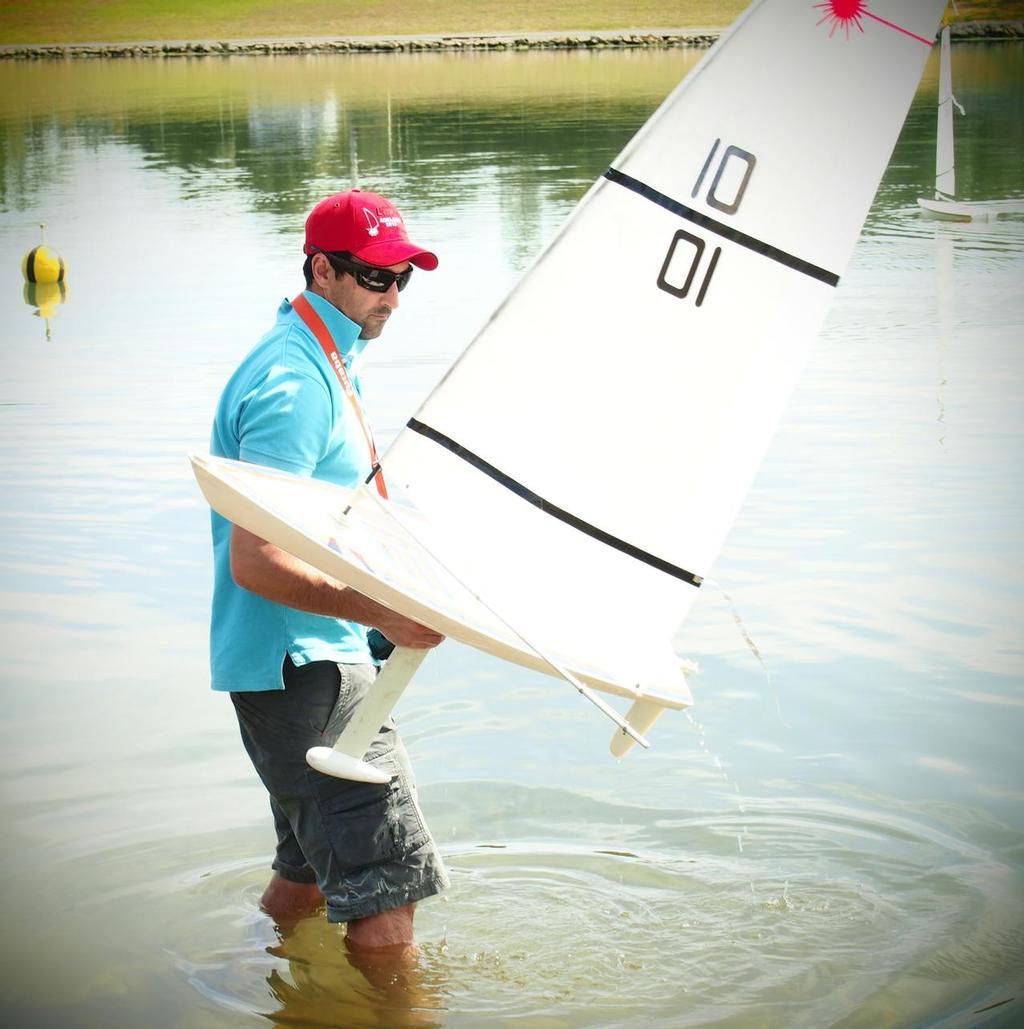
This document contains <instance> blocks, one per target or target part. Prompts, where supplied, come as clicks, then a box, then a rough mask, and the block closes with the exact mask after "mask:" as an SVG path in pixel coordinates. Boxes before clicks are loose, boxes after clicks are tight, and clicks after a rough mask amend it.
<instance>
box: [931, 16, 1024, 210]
mask: <svg viewBox="0 0 1024 1029" xmlns="http://www.w3.org/2000/svg"><path fill="white" fill-rule="evenodd" d="M954 105H955V106H956V108H957V110H958V111H959V112H960V113H961V114H966V112H965V111H964V108H963V105H962V104H961V103H960V101H959V100H957V98H956V97H955V96H954V95H953V70H952V58H951V55H950V46H949V26H948V25H945V26H943V29H942V41H941V44H940V51H939V114H938V124H937V129H936V134H935V196H934V198H929V197H919V198H918V201H917V202H918V204H920V205H921V208H922V210H923V211H924V212H925V214H926V215H928V216H929V217H931V218H939V219H942V220H945V221H973V220H983V219H989V218H998V217H999V215H1001V214H1022V213H1024V199H1009V200H957V199H956V154H955V148H954V143H953V107H954Z"/></svg>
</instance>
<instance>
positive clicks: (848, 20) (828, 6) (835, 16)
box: [812, 0, 932, 46]
mask: <svg viewBox="0 0 1024 1029" xmlns="http://www.w3.org/2000/svg"><path fill="white" fill-rule="evenodd" d="M812 6H813V7H814V8H816V9H817V10H819V11H824V12H825V13H824V14H823V15H822V16H821V17H820V18H819V19H818V24H819V25H821V24H822V23H823V22H830V23H831V28H830V29H829V32H828V37H829V39H831V38H832V36H834V35H835V31H836V29H842V30H843V31H844V33H845V34H846V38H847V39H849V38H850V26H851V25H854V26H856V28H858V29H859V30H860V31H861V33H863V32H864V26H863V24H861V23H862V21H863V19H864V18H871V19H873V20H874V21H877V22H878V23H879V24H880V25H885V26H886V28H890V29H895V30H896V31H897V32H902V33H903V35H905V36H910V38H911V39H916V40H918V41H919V42H921V43H924V45H925V46H931V45H932V41H931V40H930V39H925V38H924V36H919V35H918V34H917V33H916V32H911V31H910V30H909V29H905V28H903V27H902V26H901V25H895V24H894V23H893V22H891V21H886V20H885V18H881V17H879V16H878V15H877V14H874V13H873V12H872V11H869V10H868V0H824V2H823V3H819V4H812Z"/></svg>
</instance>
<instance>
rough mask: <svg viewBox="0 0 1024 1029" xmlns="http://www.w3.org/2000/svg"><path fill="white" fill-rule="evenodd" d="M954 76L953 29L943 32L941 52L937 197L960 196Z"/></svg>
mask: <svg viewBox="0 0 1024 1029" xmlns="http://www.w3.org/2000/svg"><path fill="white" fill-rule="evenodd" d="M954 102H955V101H954V97H953V72H952V68H951V61H950V52H949V26H948V25H944V26H943V28H942V44H941V48H940V52H939V114H938V124H937V126H936V132H935V196H936V197H947V198H949V199H952V198H953V197H955V196H956V167H955V157H954V152H953V104H954Z"/></svg>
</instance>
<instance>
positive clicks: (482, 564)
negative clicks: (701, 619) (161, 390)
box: [193, 0, 945, 781]
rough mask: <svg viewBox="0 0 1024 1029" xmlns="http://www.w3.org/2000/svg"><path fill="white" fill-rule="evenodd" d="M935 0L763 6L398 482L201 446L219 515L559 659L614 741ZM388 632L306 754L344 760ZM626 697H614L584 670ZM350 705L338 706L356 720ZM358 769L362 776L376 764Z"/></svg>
mask: <svg viewBox="0 0 1024 1029" xmlns="http://www.w3.org/2000/svg"><path fill="white" fill-rule="evenodd" d="M944 4H945V0H915V2H914V3H906V2H901V0H888V2H887V0H872V4H871V8H870V10H869V9H868V4H867V3H866V2H864V0H828V2H815V0H759V2H756V3H754V4H753V5H752V6H751V7H750V8H749V9H748V10H747V11H746V13H745V14H744V15H743V16H742V17H741V18H740V19H739V21H738V22H737V23H736V24H735V25H734V26H733V28H732V29H731V30H730V31H729V32H728V34H726V35H725V36H723V38H722V39H721V40H719V42H718V43H717V45H716V46H715V47H714V48H713V49H712V50H711V51H710V52H709V53H708V55H707V56H706V57H705V58H704V60H703V62H702V63H701V64H700V66H699V67H698V68H697V69H696V70H695V71H693V72H692V73H691V74H690V75H689V76H688V77H687V78H686V79H685V81H684V82H683V83H682V84H681V85H680V86H679V87H678V88H677V89H676V90H675V92H674V93H673V94H672V95H671V96H669V98H668V99H667V100H666V101H665V102H664V103H663V104H662V106H661V107H660V108H659V109H658V111H656V112H655V114H654V115H653V116H652V117H651V119H650V120H649V121H648V122H647V124H646V125H645V126H644V127H643V128H642V129H641V130H640V132H639V133H638V134H637V135H636V137H635V138H634V139H633V140H632V142H631V143H630V144H629V145H628V146H627V147H626V149H625V150H624V151H623V153H622V154H621V155H620V156H619V157H618V158H617V159H616V161H615V162H614V164H613V165H612V167H610V168H609V169H608V170H607V172H606V173H605V174H604V175H603V176H602V177H601V178H600V179H599V180H598V181H597V182H596V183H595V184H594V186H593V187H592V188H591V189H590V191H589V192H588V193H587V195H586V196H585V197H584V198H583V200H582V201H581V202H580V204H579V205H578V207H577V208H576V210H575V212H574V213H573V214H572V215H571V217H570V218H569V219H568V221H567V222H566V224H565V225H564V227H563V228H562V230H561V231H560V232H559V234H558V235H557V237H556V238H555V239H554V240H553V242H552V243H551V244H550V245H549V246H548V247H547V249H546V250H545V251H544V252H543V253H542V254H541V256H540V257H539V258H538V260H537V261H536V263H535V264H534V266H533V267H532V268H531V269H530V270H529V272H527V274H526V275H525V277H524V278H523V279H522V281H521V282H520V283H519V285H518V286H517V287H516V288H515V289H514V290H513V291H512V293H511V294H510V295H509V297H508V298H507V299H506V300H505V302H504V303H503V304H502V305H501V306H500V307H499V308H498V310H497V311H496V312H495V313H494V315H493V316H492V318H491V320H490V322H489V323H488V324H487V325H486V326H485V328H484V329H483V331H482V332H481V333H480V334H479V336H478V337H477V338H476V339H475V340H474V341H473V343H472V344H471V345H470V346H469V348H468V349H467V350H466V351H465V353H464V354H463V355H462V357H461V358H460V359H459V360H458V361H457V362H456V364H455V365H454V366H453V367H452V368H451V369H450V371H449V372H448V374H447V376H446V377H445V379H444V380H443V381H442V382H441V384H440V385H439V386H438V387H437V388H436V390H435V391H434V392H433V393H432V394H431V396H430V397H429V398H428V399H427V401H426V402H425V404H424V405H423V407H422V408H421V409H420V410H419V411H418V412H417V413H416V415H415V417H414V418H412V419H410V421H409V423H408V426H407V427H406V428H405V429H404V430H403V431H402V432H401V433H400V434H399V436H398V438H397V439H396V441H395V442H394V444H393V445H392V447H391V448H390V449H389V451H388V452H387V454H386V455H385V457H384V459H383V466H384V470H385V474H386V476H387V479H388V483H389V486H390V487H391V489H392V490H393V491H394V492H395V493H400V494H401V496H400V499H398V500H390V501H385V500H382V499H381V498H380V497H378V496H377V495H376V494H375V493H374V492H373V491H371V490H366V489H363V490H359V491H356V492H355V493H352V492H351V491H347V490H343V489H340V488H338V487H334V486H331V485H328V484H325V483H323V482H318V481H315V480H309V479H305V480H303V479H296V478H294V477H291V476H287V475H284V474H282V473H279V472H274V471H270V470H268V469H264V468H258V467H255V466H252V465H239V464H237V463H232V462H227V461H224V460H217V459H213V458H207V457H196V458H194V459H193V463H194V467H195V471H196V475H197V477H198V479H199V481H200V484H201V486H202V488H203V490H204V493H205V494H206V496H207V498H208V500H209V502H210V503H211V504H212V505H213V507H214V508H215V509H216V510H217V511H219V512H220V513H221V514H223V515H224V516H225V517H227V518H229V519H230V520H232V521H234V522H236V523H238V524H240V525H242V526H243V527H244V528H246V529H248V530H250V531H251V532H254V533H256V534H257V535H260V536H262V537H263V538H265V539H268V540H270V541H271V542H273V543H275V544H276V545H278V546H280V547H282V548H284V549H285V550H288V551H290V552H291V553H293V554H295V555H296V556H298V557H300V558H303V559H304V560H306V561H308V562H309V563H311V564H313V565H315V566H317V567H318V568H320V569H322V570H323V571H325V572H327V573H328V574H331V575H333V576H335V577H336V578H338V579H340V580H342V581H344V582H347V583H349V584H350V585H352V586H353V587H355V588H356V589H358V590H360V591H361V592H364V593H366V594H368V595H369V596H371V597H373V598H374V599H375V600H378V601H380V602H382V603H384V604H387V605H388V606H390V607H392V608H394V609H395V610H398V611H400V612H401V613H402V614H404V615H407V616H409V617H411V618H415V619H417V620H418V621H420V622H423V623H425V624H427V625H429V626H431V627H432V628H434V629H436V630H438V631H440V632H443V633H444V634H446V635H448V636H451V637H453V638H455V639H457V640H461V641H462V642H464V643H468V644H470V645H473V646H476V647H479V648H480V649H482V650H485V651H487V652H489V653H491V654H495V655H497V656H499V657H502V658H506V659H508V660H510V661H514V662H518V663H520V664H522V665H526V666H529V667H533V668H537V669H540V670H542V671H546V672H549V673H551V674H552V675H556V676H560V677H561V678H563V679H565V680H568V681H569V682H570V683H571V684H572V685H573V686H574V687H575V688H576V689H578V690H579V691H580V692H581V693H583V694H584V695H585V696H587V697H588V698H589V699H591V700H592V701H594V702H595V703H597V704H599V706H601V707H602V709H603V710H605V712H606V713H608V714H609V716H610V717H612V718H613V719H614V720H615V721H616V723H617V725H618V728H617V730H616V733H615V736H614V739H613V742H612V750H613V752H614V753H615V754H618V755H621V754H623V753H625V752H626V751H627V750H628V749H629V748H630V747H631V746H632V745H633V742H634V741H636V740H639V741H640V742H641V743H644V744H646V740H644V739H643V733H644V732H645V731H646V730H647V728H648V727H649V726H650V725H651V724H652V723H653V721H654V719H655V718H656V717H657V716H658V715H659V714H660V713H661V712H662V711H664V710H665V709H668V708H677V709H678V708H682V707H686V706H687V705H689V704H690V703H691V698H690V693H689V690H688V688H687V685H686V680H685V676H684V674H683V670H682V668H681V666H680V661H679V659H678V657H677V656H676V654H675V653H674V651H673V647H672V637H673V635H674V633H675V631H676V629H677V628H678V625H679V623H680V622H681V620H682V619H683V618H684V616H685V615H686V613H687V611H688V610H689V608H690V606H691V604H692V603H693V600H694V598H695V597H696V595H697V590H698V589H699V588H700V585H701V583H702V581H703V579H704V577H705V576H706V575H707V574H708V572H709V571H710V569H711V566H712V563H713V561H714V559H715V557H716V555H717V553H718V551H719V549H720V547H721V545H722V543H723V541H724V539H725V535H726V533H727V532H728V530H729V527H730V526H731V524H732V522H733V519H734V517H735V515H736V513H737V511H738V509H739V507H740V504H741V503H742V501H743V498H744V496H745V494H746V492H747V489H748V488H749V486H750V483H751V481H752V479H753V477H754V474H755V472H756V470H757V467H758V465H759V464H760V461H761V459H762V457H763V455H764V452H765V451H766V449H767V447H768V443H769V440H770V438H771V436H772V434H773V432H774V430H775V428H776V426H777V424H778V422H779V420H780V418H781V416H782V413H783V411H784V409H785V406H786V403H787V401H788V399H789V396H790V394H791V392H792V390H793V388H794V387H795V385H796V382H797V379H798V377H799V375H800V371H801V368H802V366H803V364H804V359H805V356H806V353H807V350H808V348H809V346H810V344H811V342H812V341H813V339H814V338H815V336H816V334H817V332H818V329H819V327H820V325H821V322H822V320H823V319H824V316H825V314H826V312H827V310H828V308H829V305H830V303H831V300H832V296H833V294H834V291H835V287H836V284H837V283H838V281H839V275H840V272H841V271H842V270H843V268H844V267H845V265H846V263H847V260H848V259H849V256H850V253H851V252H852V250H853V247H854V244H855V243H856V241H857V238H858V235H859V233H860V230H861V226H862V223H863V221H864V218H865V215H866V214H867V211H868V208H869V206H870V204H871V201H872V199H873V197H874V195H875V191H876V189H877V186H878V183H879V180H880V178H881V176H882V173H883V172H884V170H885V168H886V165H887V163H888V161H889V157H890V155H891V152H892V148H893V146H894V144H895V141H896V138H897V136H898V134H899V131H900V128H901V126H902V124H903V120H904V117H905V115H906V112H907V109H908V107H909V105H910V101H911V99H912V97H913V95H914V92H915V90H916V88H917V84H918V81H919V79H920V76H921V72H922V69H923V67H924V64H925V61H926V59H927V57H928V54H929V51H930V49H931V45H932V41H933V40H934V37H935V32H936V30H937V28H938V24H939V20H940V17H941V14H942V9H943V7H944ZM419 657H420V655H418V654H415V653H410V652H402V651H397V652H396V654H395V656H393V657H392V658H391V659H390V660H389V662H388V663H387V665H386V666H385V668H384V671H383V672H382V674H381V676H379V677H378V680H377V683H376V685H375V689H374V691H373V692H371V694H370V696H369V697H368V698H367V700H366V701H365V702H364V707H363V709H362V710H361V712H360V716H359V717H357V718H356V719H354V720H353V723H352V725H350V727H349V729H347V730H346V732H345V734H343V735H342V737H341V739H339V741H338V743H337V744H336V747H335V748H334V749H333V750H327V749H325V748H315V751H316V752H311V754H310V762H311V763H312V764H314V766H315V767H317V768H320V769H321V770H323V771H327V772H330V773H331V774H337V775H342V776H348V777H360V778H368V779H371V780H373V779H374V776H375V775H379V773H377V772H376V770H375V769H373V768H372V767H371V766H369V765H367V764H365V763H364V762H362V761H361V760H360V759H361V758H362V756H363V754H364V752H365V750H366V748H367V746H368V744H369V741H370V740H371V739H372V737H373V735H374V734H375V733H376V731H377V729H378V728H379V726H380V725H381V723H382V722H383V721H384V719H385V718H386V716H387V714H388V712H389V710H390V707H391V705H392V704H393V703H394V701H395V699H396V698H397V696H398V694H399V693H400V691H401V689H402V688H403V687H404V685H405V681H406V680H407V679H408V677H409V676H410V675H411V673H412V672H413V671H414V670H415V666H416V664H417V661H418V659H419ZM595 690H596V691H598V692H600V693H605V694H612V695H617V696H620V697H625V698H627V699H628V700H629V701H630V702H631V706H630V708H629V710H628V712H627V713H626V715H625V717H623V716H621V715H619V714H618V713H616V712H614V711H613V710H612V709H610V708H609V707H608V706H607V705H606V704H605V703H604V702H603V701H600V700H599V698H598V697H597V695H596V693H595V692H594V691H595ZM357 723H358V724H357ZM376 781H379V779H378V780H376Z"/></svg>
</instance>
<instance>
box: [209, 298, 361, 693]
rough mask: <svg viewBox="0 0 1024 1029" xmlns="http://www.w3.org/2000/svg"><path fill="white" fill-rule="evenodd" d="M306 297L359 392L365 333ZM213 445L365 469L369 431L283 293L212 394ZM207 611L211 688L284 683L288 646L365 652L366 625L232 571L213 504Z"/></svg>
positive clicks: (343, 474) (349, 658)
mask: <svg viewBox="0 0 1024 1029" xmlns="http://www.w3.org/2000/svg"><path fill="white" fill-rule="evenodd" d="M305 296H306V299H307V300H308V301H309V302H310V304H312V305H313V308H314V309H315V310H316V312H317V314H319V315H320V317H321V318H322V319H323V321H324V324H325V325H326V326H327V328H328V329H329V330H330V333H331V335H332V336H333V337H334V343H335V346H336V347H337V349H338V353H339V354H340V355H341V356H342V358H343V359H344V361H345V366H346V368H347V369H348V373H349V377H350V379H351V380H352V385H353V387H354V389H355V391H356V394H357V395H359V396H360V398H361V396H362V394H361V393H360V388H359V376H358V375H357V374H355V372H354V369H353V367H352V365H353V360H354V358H356V357H358V355H359V354H360V353H361V352H362V350H363V347H364V346H365V345H366V340H361V339H359V338H358V337H359V331H360V330H359V326H358V325H356V323H355V322H353V321H351V320H350V319H348V318H346V317H345V315H343V314H342V313H341V312H340V311H339V310H337V308H335V307H333V306H332V305H331V304H329V303H328V302H327V301H326V300H324V299H323V298H322V297H319V296H317V295H316V294H315V293H310V292H308V291H307V292H306V293H305ZM210 451H211V453H213V454H215V455H217V456H220V457H230V458H234V459H235V460H240V461H251V462H253V463H254V464H261V465H269V466H270V467H271V468H279V469H282V470H283V471H286V472H292V473H294V474H296V475H311V476H313V477H314V478H317V479H325V480H327V481H328V482H334V483H338V484H339V485H342V486H357V485H358V484H359V483H361V482H363V481H364V480H365V479H366V478H367V476H368V475H369V474H370V469H371V459H370V453H369V448H368V446H367V444H366V439H365V437H364V435H363V432H362V429H361V428H360V425H359V420H358V417H357V415H356V413H355V410H354V408H353V405H352V403H351V402H350V401H349V400H348V399H347V398H346V397H345V394H344V391H343V390H342V388H341V383H340V382H339V381H338V376H337V374H336V373H335V371H334V369H333V368H332V367H331V365H330V363H329V361H328V359H327V355H326V354H325V353H324V352H323V349H322V348H321V346H320V344H319V343H318V342H317V340H316V337H315V336H314V335H313V334H312V333H311V332H310V331H309V329H308V328H307V327H306V324H305V322H303V321H302V319H301V318H300V317H299V315H298V314H296V312H295V311H294V310H293V309H292V305H291V303H289V301H287V300H285V301H284V302H283V303H282V304H281V306H280V308H279V309H278V312H277V324H276V325H275V326H274V327H273V328H272V329H271V330H270V332H268V333H267V334H266V336H264V337H263V339H261V340H260V342H259V343H258V344H257V345H256V347H255V348H254V349H253V350H252V351H251V352H250V353H249V354H248V355H247V356H246V357H245V358H244V359H243V361H242V363H241V364H240V365H239V366H238V368H237V369H236V371H235V373H234V374H233V375H232V376H231V378H230V379H229V380H228V384H227V386H225V388H224V392H223V393H222V394H221V398H220V401H219V402H218V404H217V413H216V415H215V417H214V422H213V434H212V438H211V440H210ZM212 531H213V560H214V583H213V612H212V619H211V625H210V667H211V673H212V685H213V688H214V689H215V690H231V691H250V690H279V689H284V682H283V681H282V678H281V666H282V664H283V662H284V656H285V654H286V653H287V654H289V655H290V656H291V659H292V661H293V662H294V663H295V664H296V665H304V664H306V663H308V662H310V661H337V662H341V663H349V664H351V663H357V664H358V663H364V662H369V661H371V657H370V652H369V649H368V647H367V644H366V629H365V627H364V626H362V625H358V624H356V623H353V622H344V621H339V620H338V619H336V618H328V617H324V616H323V615H313V614H307V613H306V612H304V611H296V610H294V609H293V608H289V607H284V606H283V605H281V604H275V603H274V602H273V601H270V600H265V599H264V598H263V597H259V596H257V595H256V594H255V593H250V592H249V591H248V590H244V589H242V588H241V587H240V586H237V585H236V584H235V581H234V579H232V577H231V566H230V552H229V548H230V538H231V524H230V523H229V522H228V521H227V520H226V519H224V518H222V517H221V516H220V515H219V514H217V513H216V512H213V513H212Z"/></svg>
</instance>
